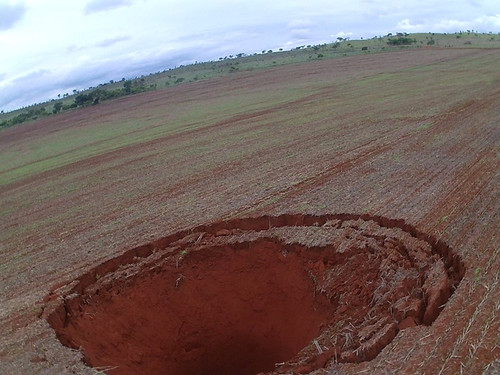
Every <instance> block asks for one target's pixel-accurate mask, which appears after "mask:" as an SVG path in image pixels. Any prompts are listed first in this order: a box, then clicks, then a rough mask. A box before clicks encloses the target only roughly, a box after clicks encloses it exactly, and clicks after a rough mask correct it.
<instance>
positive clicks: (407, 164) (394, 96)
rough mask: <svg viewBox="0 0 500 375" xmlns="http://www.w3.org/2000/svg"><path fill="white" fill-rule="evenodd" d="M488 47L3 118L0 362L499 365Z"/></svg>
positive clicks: (163, 368) (498, 98)
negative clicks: (20, 120) (20, 119)
mask: <svg viewBox="0 0 500 375" xmlns="http://www.w3.org/2000/svg"><path fill="white" fill-rule="evenodd" d="M499 61H500V50H497V49H454V48H447V49H415V50H407V51H405V50H401V51H397V52H390V53H381V54H373V55H370V54H366V55H362V56H355V57H349V58H347V57H346V58H342V59H334V60H324V61H314V62H309V63H306V64H297V65H289V66H284V67H279V68H275V69H269V70H263V71H253V72H246V73H237V74H233V75H231V76H228V77H223V78H217V79H212V80H208V81H199V82H196V83H190V84H185V85H181V86H178V87H175V88H172V89H165V90H158V91H155V92H148V93H144V94H141V95H137V96H130V97H124V98H121V99H118V100H114V101H109V102H104V103H101V104H99V105H96V106H92V107H89V108H85V109H79V110H75V111H73V112H68V113H64V114H61V115H58V116H52V117H49V118H47V119H45V120H41V121H36V122H32V123H29V124H23V125H20V126H17V127H13V128H10V129H6V130H3V131H2V132H0V155H1V157H2V165H0V217H1V219H2V220H1V223H0V332H1V335H0V373H2V374H27V373H29V374H93V373H96V369H97V370H98V371H104V372H106V373H109V374H134V373H144V374H150V373H171V374H224V373H227V374H237V373H241V374H254V373H259V372H263V373H282V374H288V373H314V374H328V373H331V374H358V373H366V374H386V373H402V374H405V373H407V374H454V373H467V374H478V373H479V374H480V373H483V372H485V373H496V372H495V371H499V370H500V333H499V332H500V298H499V296H500V284H499V281H500V257H499V254H498V253H499V244H500V158H499V154H498V153H499V149H500V126H499V124H500V73H499V69H498V62H499ZM91 366H93V367H94V368H92V367H91Z"/></svg>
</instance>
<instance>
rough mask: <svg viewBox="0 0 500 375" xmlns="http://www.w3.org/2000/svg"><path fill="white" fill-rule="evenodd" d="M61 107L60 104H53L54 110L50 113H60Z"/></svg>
mask: <svg viewBox="0 0 500 375" xmlns="http://www.w3.org/2000/svg"><path fill="white" fill-rule="evenodd" d="M62 107H63V104H62V102H57V103H54V108H53V109H52V113H54V114H56V113H59V112H61V109H62Z"/></svg>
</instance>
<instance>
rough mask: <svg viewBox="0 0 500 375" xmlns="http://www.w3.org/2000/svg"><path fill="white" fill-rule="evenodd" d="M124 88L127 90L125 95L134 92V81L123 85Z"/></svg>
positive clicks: (128, 81)
mask: <svg viewBox="0 0 500 375" xmlns="http://www.w3.org/2000/svg"><path fill="white" fill-rule="evenodd" d="M123 88H124V89H125V94H127V95H128V94H130V93H131V92H132V81H131V80H127V81H125V82H124V83H123Z"/></svg>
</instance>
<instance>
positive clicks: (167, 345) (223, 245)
mask: <svg viewBox="0 0 500 375" xmlns="http://www.w3.org/2000/svg"><path fill="white" fill-rule="evenodd" d="M463 273H464V268H463V264H462V262H461V261H460V259H459V258H458V257H457V256H456V255H454V254H453V253H452V251H451V249H449V247H448V246H446V245H445V244H444V243H443V242H442V241H437V240H436V239H434V238H431V237H429V236H426V235H424V234H422V233H419V232H417V231H416V230H415V229H414V228H412V227H411V226H408V225H406V224H405V223H404V222H403V221H397V220H389V219H386V218H382V217H370V216H368V215H363V216H357V215H324V216H303V215H281V216H279V217H270V216H266V217H260V218H250V219H237V220H233V221H229V222H222V223H215V224H212V225H207V226H201V227H197V228H194V229H192V230H189V231H183V232H179V233H176V234H174V235H171V236H169V237H166V238H163V239H160V240H157V241H155V242H152V243H150V244H148V245H145V246H141V247H139V248H135V249H132V250H129V251H128V252H127V253H125V254H124V255H122V256H120V257H118V258H116V259H113V260H110V261H108V262H106V263H105V264H103V265H100V266H97V267H96V268H95V269H93V270H92V271H90V272H89V273H87V274H85V275H83V276H82V277H80V278H79V279H78V280H76V281H75V282H73V283H70V284H69V285H68V286H61V287H59V289H58V290H55V291H53V292H52V293H51V294H50V295H49V296H48V297H47V299H46V300H47V307H46V310H45V312H44V316H46V317H47V319H48V321H49V323H50V324H51V326H52V327H53V328H54V329H55V331H56V333H57V336H58V338H59V339H60V341H61V342H62V343H63V344H64V345H66V346H70V347H72V348H80V349H81V350H82V352H83V353H84V358H85V362H86V363H87V364H88V365H90V366H94V367H98V368H106V369H108V373H110V374H139V373H142V374H160V373H165V374H172V375H181V374H183V375H186V374H192V375H194V374H214V375H215V374H248V375H250V374H256V373H260V372H265V373H275V374H282V373H308V372H311V371H314V370H316V369H318V368H323V367H324V366H326V365H327V364H328V363H330V362H332V363H338V362H361V361H366V360H371V359H373V358H375V357H376V356H377V355H378V353H379V352H380V351H381V350H382V349H383V348H384V347H385V346H386V345H387V344H388V343H389V342H391V341H392V340H393V338H394V337H395V336H396V335H397V333H398V331H400V330H402V329H405V328H409V327H414V326H416V325H419V324H425V325H429V324H431V323H432V322H433V321H434V320H435V318H436V317H437V316H438V314H439V312H440V310H441V309H442V308H443V306H444V304H445V303H446V301H447V300H448V298H449V296H450V295H451V294H452V293H453V290H454V289H455V288H456V286H457V285H458V282H459V281H460V279H461V278H462V276H463ZM56 297H58V298H56Z"/></svg>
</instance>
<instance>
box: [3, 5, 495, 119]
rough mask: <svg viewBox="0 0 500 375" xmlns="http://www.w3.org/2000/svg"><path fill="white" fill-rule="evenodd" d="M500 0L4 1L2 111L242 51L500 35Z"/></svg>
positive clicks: (252, 51)
mask: <svg viewBox="0 0 500 375" xmlns="http://www.w3.org/2000/svg"><path fill="white" fill-rule="evenodd" d="M499 4H500V2H499V1H498V0H484V1H483V0H441V1H436V0H407V1H395V0H390V1H389V0H347V1H332V0H300V1H298V0H240V1H238V0H212V1H206V0H79V1H74V0H73V1H68V0H24V1H23V0H0V110H5V111H8V110H12V109H15V108H18V107H20V106H25V105H29V104H32V103H34V102H40V101H45V100H48V99H52V98H56V97H57V95H58V94H61V95H62V94H64V93H72V91H73V89H83V88H88V87H89V86H97V85H98V84H99V83H104V82H108V81H109V80H111V79H113V80H120V79H121V78H123V77H125V78H132V77H135V76H140V75H142V74H149V73H151V72H157V71H162V70H165V69H168V68H171V67H175V66H178V65H180V64H187V63H191V62H194V61H206V60H217V59H218V58H219V57H223V56H227V55H235V54H237V53H240V52H243V53H248V54H250V53H254V52H260V51H262V50H267V49H278V48H284V49H291V48H293V47H296V46H299V45H304V44H305V45H307V44H317V43H325V42H331V41H334V40H335V39H336V38H337V37H338V36H342V37H345V36H349V37H350V38H351V39H358V38H360V37H363V38H371V37H373V36H378V35H385V34H387V33H389V32H392V33H395V32H429V31H432V32H455V31H460V30H468V29H473V30H477V31H480V32H490V31H491V32H494V33H498V32H500V5H499Z"/></svg>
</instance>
